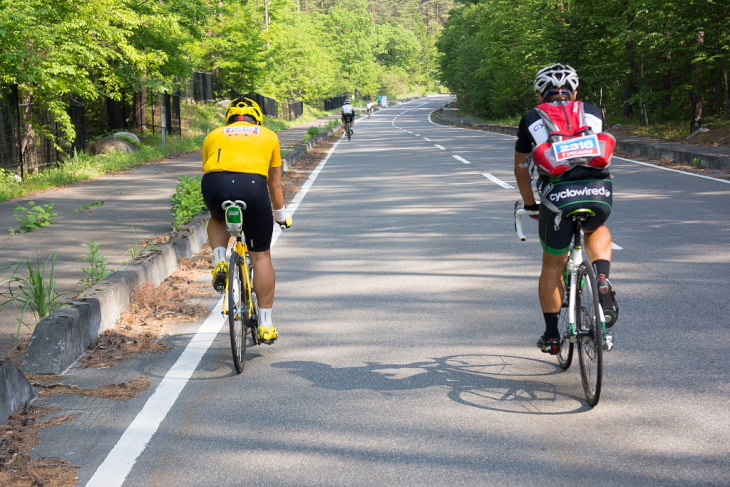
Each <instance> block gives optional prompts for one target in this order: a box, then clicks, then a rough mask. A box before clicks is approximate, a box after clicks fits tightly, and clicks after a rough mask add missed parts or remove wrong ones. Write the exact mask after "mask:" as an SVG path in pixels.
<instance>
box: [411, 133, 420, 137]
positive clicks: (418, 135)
mask: <svg viewBox="0 0 730 487" xmlns="http://www.w3.org/2000/svg"><path fill="white" fill-rule="evenodd" d="M413 135H415V136H416V137H420V136H421V134H413Z"/></svg>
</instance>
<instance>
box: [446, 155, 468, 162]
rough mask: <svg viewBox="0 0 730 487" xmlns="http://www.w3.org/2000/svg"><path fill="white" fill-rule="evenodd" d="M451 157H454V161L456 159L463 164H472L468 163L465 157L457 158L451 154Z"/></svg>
mask: <svg viewBox="0 0 730 487" xmlns="http://www.w3.org/2000/svg"><path fill="white" fill-rule="evenodd" d="M451 157H453V158H454V159H456V160H457V161H461V162H463V163H464V164H471V162H469V161H467V160H466V159H464V158H463V157H461V156H457V155H456V154H451Z"/></svg>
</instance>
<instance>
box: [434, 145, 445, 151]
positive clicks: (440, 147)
mask: <svg viewBox="0 0 730 487" xmlns="http://www.w3.org/2000/svg"><path fill="white" fill-rule="evenodd" d="M434 146H435V147H438V148H439V149H441V150H446V147H444V146H443V145H438V144H434Z"/></svg>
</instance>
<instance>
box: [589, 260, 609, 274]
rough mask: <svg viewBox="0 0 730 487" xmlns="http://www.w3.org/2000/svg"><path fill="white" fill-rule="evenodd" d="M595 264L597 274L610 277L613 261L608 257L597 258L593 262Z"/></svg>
mask: <svg viewBox="0 0 730 487" xmlns="http://www.w3.org/2000/svg"><path fill="white" fill-rule="evenodd" d="M593 266H594V267H595V268H596V274H603V275H604V276H606V278H608V273H609V272H611V261H610V260H606V259H596V260H595V261H594V262H593Z"/></svg>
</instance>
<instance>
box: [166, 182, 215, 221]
mask: <svg viewBox="0 0 730 487" xmlns="http://www.w3.org/2000/svg"><path fill="white" fill-rule="evenodd" d="M171 201H172V218H173V222H172V228H173V230H174V229H177V228H178V227H179V226H181V225H184V224H185V223H187V222H188V221H190V219H191V218H193V217H194V216H196V215H199V214H200V213H202V212H204V211H206V210H207V208H206V206H205V201H203V193H202V192H201V191H200V176H181V177H179V178H178V184H177V187H176V188H175V193H174V194H173V195H172V198H171Z"/></svg>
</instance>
